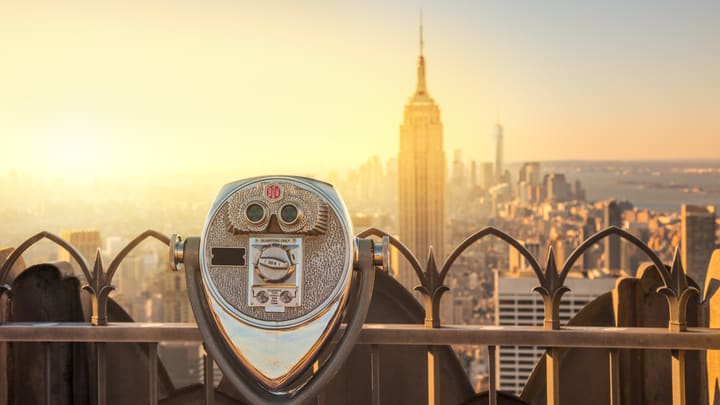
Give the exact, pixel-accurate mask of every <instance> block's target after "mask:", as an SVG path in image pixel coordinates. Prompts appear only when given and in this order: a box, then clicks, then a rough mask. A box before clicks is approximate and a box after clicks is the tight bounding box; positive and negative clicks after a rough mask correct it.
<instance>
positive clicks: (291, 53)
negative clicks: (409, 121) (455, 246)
mask: <svg viewBox="0 0 720 405" xmlns="http://www.w3.org/2000/svg"><path fill="white" fill-rule="evenodd" d="M422 7H423V9H424V10H425V11H424V12H425V20H426V23H425V26H426V54H427V55H428V57H430V58H431V59H432V60H433V61H435V62H434V63H433V64H432V66H430V67H429V69H428V77H429V80H430V81H431V82H432V83H433V88H432V91H433V94H434V95H435V97H436V99H437V100H438V101H439V102H440V103H442V104H443V115H444V119H443V121H444V124H445V138H446V139H445V149H446V150H447V151H452V150H454V149H462V150H463V154H464V156H465V157H466V158H467V159H468V160H477V161H491V160H492V159H491V154H492V145H491V132H492V127H493V125H494V124H496V122H497V121H498V119H497V115H498V113H499V121H500V123H502V125H503V126H504V127H505V151H506V161H508V162H510V161H516V162H520V161H530V160H532V161H545V160H573V159H579V160H586V159H590V160H623V159H629V158H633V159H651V160H657V159H686V158H700V159H717V158H719V157H720V156H718V155H717V152H716V151H715V150H714V149H713V148H707V147H704V146H705V145H706V144H707V143H709V142H711V141H712V139H714V137H716V136H717V134H718V132H719V128H720V122H719V120H718V119H717V117H716V116H715V114H714V112H713V108H714V106H715V105H718V104H720V99H719V98H720V92H718V91H717V89H718V88H720V78H719V77H718V76H719V75H718V74H717V73H716V72H717V71H719V70H720V69H719V67H720V55H719V54H718V53H717V51H715V50H714V49H712V48H708V47H707V46H706V44H707V43H708V40H709V39H710V38H714V37H717V36H718V35H720V32H719V31H720V28H718V27H717V26H716V24H714V23H713V21H714V20H715V17H717V16H718V15H720V6H718V5H717V4H714V3H711V2H701V3H694V4H692V5H677V4H674V3H669V2H654V3H652V5H651V6H650V5H648V4H640V3H637V4H633V5H626V4H624V3H620V2H611V3H603V5H598V4H595V5H590V4H582V5H581V4H572V3H568V2H555V3H552V4H550V5H548V6H545V5H543V6H539V5H534V4H525V5H518V4H499V3H486V4H485V3H484V4H482V5H480V4H467V3H462V2H458V3H453V4H451V5H447V6H446V5H440V4H436V3H432V2H428V3H427V4H422ZM418 8H419V5H418V4H410V3H409V2H408V3H401V4H393V5H386V4H379V3H370V4H367V5H365V6H358V5H343V6H341V5H334V4H329V3H324V2H319V3H314V4H311V5H309V6H306V5H303V6H299V5H294V4H291V3H285V4H284V5H283V6H276V7H271V6H259V5H254V6H252V7H251V6H249V5H246V4H215V5H213V6H209V5H201V4H188V5H186V7H185V8H180V7H170V5H169V4H156V5H152V6H148V5H144V4H143V5H140V4H134V3H130V4H128V5H123V6H119V5H114V4H103V5H98V4H89V3H84V2H71V3H68V4H63V5H62V6H61V5H58V4H53V3H50V4H46V5H42V6H40V5H39V4H38V3H33V2H27V3H26V2H24V3H17V4H13V5H11V6H9V7H8V9H7V10H6V11H7V12H6V13H3V16H1V17H0V23H1V24H0V25H2V26H3V31H4V34H5V35H3V43H4V44H5V45H6V46H4V49H5V51H6V58H5V60H6V62H7V63H6V64H5V65H4V66H3V68H2V70H3V71H4V73H5V74H3V75H2V76H1V77H2V78H0V85H2V87H3V88H4V89H5V90H4V91H3V94H2V95H0V133H1V134H2V135H3V137H2V138H3V141H4V142H5V145H6V146H10V147H11V148H12V149H13V150H19V151H23V150H30V149H32V150H33V151H34V154H33V156H32V157H29V156H28V155H27V154H24V153H15V154H10V155H9V156H7V157H6V158H5V159H3V161H2V163H0V170H3V171H7V170H12V169H15V170H19V171H34V172H35V173H36V174H38V172H39V174H48V173H53V174H54V175H57V176H60V177H83V176H110V177H113V176H114V177H122V176H130V175H141V174H144V173H147V172H155V171H157V172H161V173H163V174H166V173H175V172H178V171H185V172H192V171H213V170H214V171H232V172H233V173H237V175H236V176H234V177H247V176H249V175H255V174H266V173H268V172H269V171H272V172H276V173H277V172H285V173H318V172H324V171H327V170H329V169H332V168H340V169H347V168H350V167H355V166H357V165H359V164H360V163H361V162H363V161H364V160H365V159H367V157H369V156H372V155H379V156H380V157H381V158H382V159H383V160H385V159H387V158H389V157H391V156H395V155H396V154H397V151H398V147H399V145H398V143H397V142H396V141H395V139H396V137H395V136H394V134H396V133H397V129H398V127H399V125H400V123H401V122H400V121H401V119H400V117H399V116H400V113H401V109H400V108H399V107H398V106H399V105H400V104H401V103H402V102H403V100H405V98H406V94H407V92H408V91H409V90H411V89H412V88H413V83H412V78H411V77H410V76H411V75H409V74H408V72H412V68H413V66H412V64H411V63H412V62H411V61H412V60H413V58H414V54H415V52H416V46H415V44H416V41H417V40H416V38H415V35H416V24H417V12H418ZM166 13H170V14H171V15H166ZM165 17H171V18H165ZM309 27H312V28H309ZM169 32H171V33H172V35H169V34H168V33H169ZM570 32H572V33H573V36H569V35H568V34H569V33H570ZM140 94H143V96H142V97H141V96H140ZM580 100H582V102H580ZM278 117H282V119H278ZM628 134H630V135H632V136H628ZM338 137H340V139H341V141H340V142H338ZM391 140H392V141H391ZM71 143H72V144H74V145H73V148H72V149H71V148H70V147H69V144H71ZM618 145H621V146H622V147H618ZM285 146H287V147H285ZM318 151H320V152H321V153H322V154H323V159H321V160H322V161H321V162H318V159H317V156H316V154H317V153H319V152H318ZM638 151H642V155H638ZM268 156H271V157H272V158H271V159H269V158H268ZM89 167H91V168H92V170H89V169H88V168H89Z"/></svg>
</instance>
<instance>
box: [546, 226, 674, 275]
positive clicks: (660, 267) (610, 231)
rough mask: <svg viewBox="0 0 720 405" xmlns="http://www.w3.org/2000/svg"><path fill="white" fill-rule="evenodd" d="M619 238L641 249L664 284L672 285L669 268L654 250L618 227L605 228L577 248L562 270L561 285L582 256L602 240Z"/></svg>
mask: <svg viewBox="0 0 720 405" xmlns="http://www.w3.org/2000/svg"><path fill="white" fill-rule="evenodd" d="M613 235H615V236H618V237H620V238H623V239H625V240H626V241H628V242H630V243H632V244H633V245H635V247H637V248H638V249H640V250H641V251H642V252H643V253H645V255H646V256H647V257H648V258H649V259H650V260H651V261H652V262H653V264H654V265H655V268H656V269H657V271H658V273H659V274H660V277H661V278H662V280H663V283H665V285H666V286H668V285H669V284H670V273H669V272H668V271H667V268H666V266H665V264H664V263H663V262H662V260H660V258H659V257H658V255H657V254H655V252H653V250H652V249H650V248H649V247H648V246H647V245H646V244H645V243H644V242H643V241H641V240H640V239H638V238H637V237H635V236H634V235H632V234H631V233H629V232H627V231H624V230H622V229H620V228H618V227H615V226H611V227H609V228H605V229H603V230H602V231H600V232H598V233H596V234H594V235H592V236H590V237H589V238H587V239H585V241H583V243H581V244H580V246H578V247H577V248H575V249H574V250H573V251H572V253H571V254H570V256H568V258H567V259H566V260H565V263H563V267H562V270H561V271H560V284H565V278H566V277H567V275H568V273H569V272H570V269H571V268H572V266H573V265H574V264H575V262H576V261H577V260H578V259H579V258H580V256H582V255H583V253H585V251H586V250H588V249H589V248H590V247H591V246H592V245H594V244H596V243H597V242H599V241H600V240H602V239H604V238H607V237H610V236H613Z"/></svg>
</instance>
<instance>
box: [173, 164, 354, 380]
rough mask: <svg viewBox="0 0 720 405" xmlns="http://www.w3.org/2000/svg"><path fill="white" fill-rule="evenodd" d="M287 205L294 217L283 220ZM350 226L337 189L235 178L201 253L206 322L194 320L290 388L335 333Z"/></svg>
mask: <svg viewBox="0 0 720 405" xmlns="http://www.w3.org/2000/svg"><path fill="white" fill-rule="evenodd" d="M255 205H257V206H260V207H262V210H263V211H262V215H260V213H259V212H255V213H253V210H254V211H258V209H257V207H255V208H252V207H254V206H255ZM289 206H292V207H294V208H296V209H297V216H296V217H295V218H291V217H287V218H285V219H283V218H282V210H283V208H287V207H289ZM248 207H250V208H251V209H250V210H248ZM291 216H294V215H291ZM351 230H352V225H351V224H350V218H349V215H348V213H347V210H346V209H345V206H344V204H343V203H342V200H341V199H340V197H339V196H338V195H337V193H336V192H335V190H334V189H333V188H332V187H331V186H330V185H328V184H325V183H321V182H317V181H314V180H310V179H307V178H300V177H288V176H274V177H260V178H253V179H248V180H243V181H239V182H236V183H232V184H229V185H227V186H225V187H224V188H223V189H222V190H221V192H220V194H219V195H218V197H217V198H216V200H215V202H214V203H213V205H212V208H211V209H210V212H209V214H208V217H207V220H206V222H205V225H204V227H203V232H202V236H201V238H200V244H199V252H198V258H199V269H200V270H199V271H200V275H201V279H202V289H203V290H204V292H205V294H203V296H204V297H205V298H204V301H201V305H202V306H203V307H205V308H206V309H207V310H209V314H210V319H208V322H206V321H199V322H200V324H201V327H202V328H208V329H209V330H210V331H211V333H210V334H209V335H208V336H210V337H211V339H215V340H217V339H221V340H223V341H224V343H223V344H224V345H225V346H226V347H227V348H229V349H230V350H231V351H232V353H233V356H232V357H233V358H234V359H235V361H236V362H239V363H240V364H241V365H242V367H244V368H245V369H246V370H247V371H248V372H249V374H250V375H251V376H252V378H254V379H255V380H256V381H257V382H259V383H260V384H261V385H262V386H263V387H265V389H267V390H269V391H272V392H276V393H279V394H285V393H287V392H289V390H291V389H292V387H291V386H292V385H293V384H295V383H297V381H296V380H297V379H298V377H299V376H300V375H302V374H303V373H304V372H305V371H306V370H307V369H308V367H309V365H310V364H311V363H312V361H314V359H315V358H316V357H317V355H318V354H319V352H320V351H321V350H322V349H323V348H324V347H325V343H326V342H327V340H328V339H329V338H330V336H331V335H332V334H333V332H334V331H335V330H337V328H338V326H339V323H340V320H341V318H342V315H343V313H344V310H345V305H346V303H347V301H348V299H349V291H350V286H351V281H352V273H353V272H352V266H353V255H354V252H353V247H354V245H353V244H352V233H351ZM185 248H186V249H187V246H186V247H185ZM184 261H185V266H186V269H187V272H192V271H194V270H191V269H190V267H191V264H190V261H189V260H188V258H187V257H184ZM192 267H194V263H193V264H192ZM193 274H194V273H193ZM193 310H194V311H195V313H196V315H197V313H198V311H199V310H200V308H197V306H196V305H193ZM203 319H204V318H203ZM218 344H219V343H218ZM216 357H218V358H221V357H223V356H221V355H220V354H217V353H216ZM226 360H227V359H226ZM226 371H227V370H226Z"/></svg>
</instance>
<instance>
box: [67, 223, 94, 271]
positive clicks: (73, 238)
mask: <svg viewBox="0 0 720 405" xmlns="http://www.w3.org/2000/svg"><path fill="white" fill-rule="evenodd" d="M60 237H61V238H63V239H65V240H66V241H67V242H69V243H70V244H71V245H73V246H75V248H76V249H77V250H78V251H79V252H80V254H81V255H82V256H83V258H85V261H87V264H88V266H90V270H92V267H93V265H94V264H95V255H96V254H97V250H98V249H100V244H101V241H100V231H98V230H95V229H86V230H63V231H61V232H60ZM58 260H60V261H65V262H68V263H70V264H71V265H72V267H73V268H74V269H75V270H80V266H79V264H78V263H77V262H76V261H75V259H73V258H72V256H70V253H69V252H68V251H67V250H65V249H63V248H58ZM78 274H82V273H80V272H79V271H78Z"/></svg>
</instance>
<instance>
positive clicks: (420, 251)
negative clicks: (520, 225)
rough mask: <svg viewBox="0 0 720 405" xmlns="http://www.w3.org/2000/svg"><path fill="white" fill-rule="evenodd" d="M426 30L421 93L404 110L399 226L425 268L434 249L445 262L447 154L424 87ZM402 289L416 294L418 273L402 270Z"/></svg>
mask: <svg viewBox="0 0 720 405" xmlns="http://www.w3.org/2000/svg"><path fill="white" fill-rule="evenodd" d="M422 45H423V38H422V24H421V25H420V57H419V58H418V66H417V87H416V89H415V94H413V95H412V97H410V99H409V100H408V103H407V105H406V106H405V113H404V120H403V123H402V125H401V126H400V152H399V154H398V185H399V187H398V191H399V193H398V205H399V207H398V208H399V209H398V219H399V221H398V224H399V231H400V232H399V233H400V239H401V240H402V242H403V243H404V244H405V245H407V246H408V247H409V248H410V250H411V251H413V252H414V253H415V255H416V256H417V258H418V259H419V260H420V261H421V262H422V263H423V264H424V263H425V262H426V261H427V258H428V247H429V246H432V247H433V249H434V252H435V257H436V258H437V260H438V261H442V259H443V258H444V241H445V239H444V229H443V228H444V226H445V152H444V149H443V125H442V122H441V121H440V108H439V107H438V105H437V104H435V101H434V100H433V99H432V98H431V97H430V94H428V91H427V85H426V82H425V57H424V56H423V46H422ZM399 276H400V277H399V281H400V283H401V284H402V285H403V286H405V287H406V288H408V289H409V290H412V288H413V287H414V286H415V285H416V284H417V280H416V276H415V273H414V272H413V271H412V269H411V268H410V266H408V265H407V264H406V263H403V264H401V267H400V272H399Z"/></svg>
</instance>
